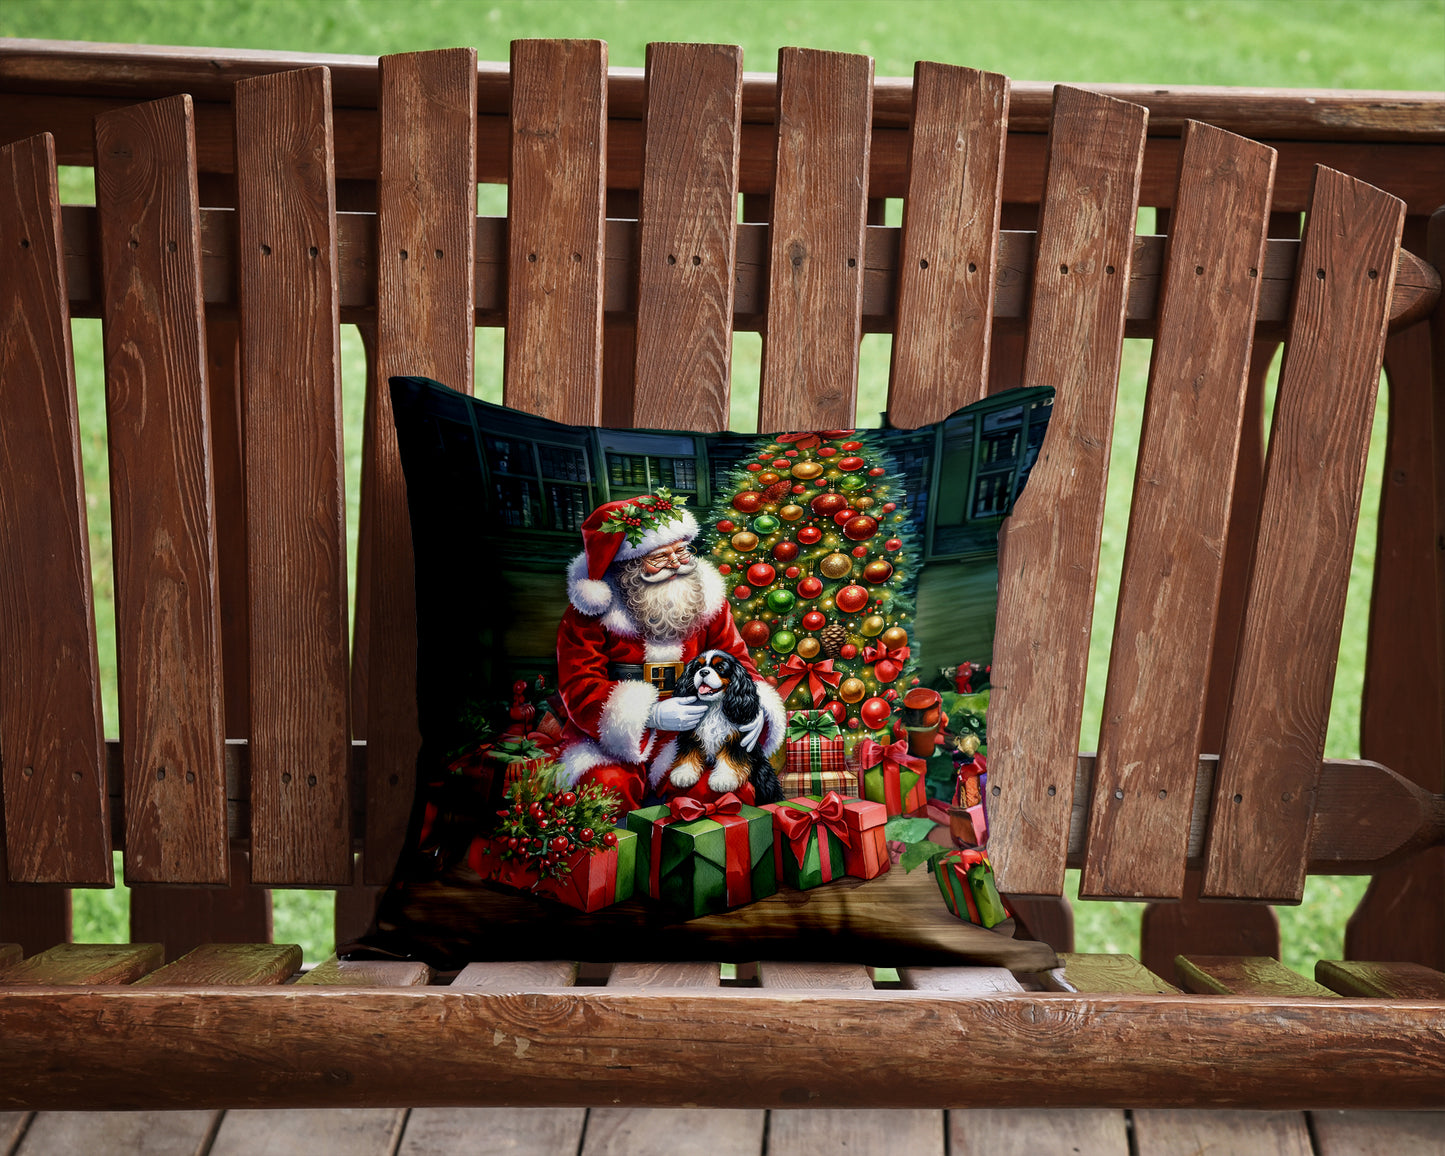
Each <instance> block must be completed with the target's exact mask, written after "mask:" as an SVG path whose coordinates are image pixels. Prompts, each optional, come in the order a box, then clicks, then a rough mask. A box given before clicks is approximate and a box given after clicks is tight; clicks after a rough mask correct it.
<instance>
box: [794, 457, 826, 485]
mask: <svg viewBox="0 0 1445 1156" xmlns="http://www.w3.org/2000/svg"><path fill="white" fill-rule="evenodd" d="M791 472H792V475H793V477H795V478H797V479H798V480H799V481H800V482H811V481H812V480H813V479H814V478H816V477H819V476H820V475H821V474H822V473H823V467H822V466H821V465H819V464H818V463H817V462H794V463H793V469H792V471H791Z"/></svg>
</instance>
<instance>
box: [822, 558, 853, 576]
mask: <svg viewBox="0 0 1445 1156" xmlns="http://www.w3.org/2000/svg"><path fill="white" fill-rule="evenodd" d="M818 569H819V570H821V571H822V572H823V575H824V577H826V578H841V577H843V575H844V574H847V573H849V572H850V571H852V569H853V559H852V558H850V557H848V555H847V554H829V555H828V556H827V557H826V558H824V559H823V560H822V561H821V562H819V563H818Z"/></svg>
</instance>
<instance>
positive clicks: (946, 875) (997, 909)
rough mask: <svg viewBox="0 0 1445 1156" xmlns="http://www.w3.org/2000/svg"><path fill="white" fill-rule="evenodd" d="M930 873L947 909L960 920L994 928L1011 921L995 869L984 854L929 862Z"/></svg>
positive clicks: (955, 855)
mask: <svg viewBox="0 0 1445 1156" xmlns="http://www.w3.org/2000/svg"><path fill="white" fill-rule="evenodd" d="M928 869H929V870H930V871H932V872H933V877H934V878H935V879H936V880H937V881H938V890H939V891H941V892H942V893H943V901H944V902H945V903H946V904H948V909H949V910H950V911H952V912H953V913H954V914H955V915H957V916H958V917H959V918H960V919H963V920H967V921H968V922H969V923H976V924H978V926H980V927H995V926H997V925H998V924H1000V923H1002V922H1003V921H1004V920H1005V919H1007V918H1008V912H1007V911H1006V910H1004V905H1003V899H1002V898H1001V897H1000V896H999V893H998V888H997V887H995V886H994V882H993V866H992V865H991V864H990V863H989V861H988V855H987V854H986V853H984V852H983V851H980V850H977V849H974V850H970V851H950V852H948V854H946V855H940V856H938V857H937V858H936V859H933V860H932V861H930V862H929V864H928Z"/></svg>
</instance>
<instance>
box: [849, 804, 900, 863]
mask: <svg viewBox="0 0 1445 1156" xmlns="http://www.w3.org/2000/svg"><path fill="white" fill-rule="evenodd" d="M843 819H844V821H845V822H846V823H847V824H848V832H849V834H850V835H852V837H853V838H852V841H851V842H850V843H849V844H848V845H847V849H846V850H845V851H844V852H843V866H844V870H846V871H847V873H848V874H849V875H853V876H856V877H857V878H859V879H873V878H875V877H876V876H879V875H882V874H883V872H885V871H887V870H888V868H889V867H890V866H891V865H892V862H893V861H892V859H891V858H890V857H889V855H888V841H887V839H886V838H884V835H883V828H884V825H885V824H887V822H888V808H887V807H885V806H884V805H883V804H882V803H875V802H873V801H871V800H869V799H844V800H843Z"/></svg>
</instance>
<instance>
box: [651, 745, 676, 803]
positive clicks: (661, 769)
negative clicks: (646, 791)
mask: <svg viewBox="0 0 1445 1156" xmlns="http://www.w3.org/2000/svg"><path fill="white" fill-rule="evenodd" d="M676 761H677V740H676V739H668V740H667V742H666V743H664V744H663V746H662V750H660V751H659V752H658V753H657V758H655V759H653V760H652V765H651V766H649V767H648V768H647V784H648V786H650V787H651V788H652V789H653V790H656V789H657V787H658V784H660V783H661V782H662V780H663V779H665V778H667V772H668V771H670V770H672V764H673V763H675V762H676Z"/></svg>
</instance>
